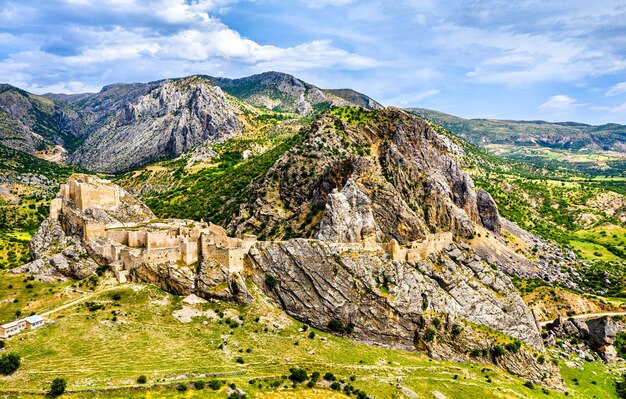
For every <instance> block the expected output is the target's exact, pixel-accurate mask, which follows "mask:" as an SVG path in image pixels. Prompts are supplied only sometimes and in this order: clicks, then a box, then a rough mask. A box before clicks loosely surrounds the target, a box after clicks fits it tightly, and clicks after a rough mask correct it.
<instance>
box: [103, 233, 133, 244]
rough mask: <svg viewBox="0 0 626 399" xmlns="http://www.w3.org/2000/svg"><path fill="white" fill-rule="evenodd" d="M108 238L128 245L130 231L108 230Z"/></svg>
mask: <svg viewBox="0 0 626 399" xmlns="http://www.w3.org/2000/svg"><path fill="white" fill-rule="evenodd" d="M106 236H107V238H109V239H111V240H113V241H115V242H118V243H120V244H124V245H128V231H125V230H107V231H106Z"/></svg>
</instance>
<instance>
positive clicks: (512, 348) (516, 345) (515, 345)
mask: <svg viewBox="0 0 626 399" xmlns="http://www.w3.org/2000/svg"><path fill="white" fill-rule="evenodd" d="M504 347H505V348H506V350H508V351H509V352H513V353H517V352H519V350H520V348H521V347H522V343H521V342H520V341H518V340H515V341H513V342H509V343H508V344H506V345H505V346H504Z"/></svg>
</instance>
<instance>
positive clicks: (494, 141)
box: [408, 108, 626, 174]
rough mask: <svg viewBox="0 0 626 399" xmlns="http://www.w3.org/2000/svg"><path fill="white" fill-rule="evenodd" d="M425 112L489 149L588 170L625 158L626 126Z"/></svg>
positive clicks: (607, 169) (614, 165) (609, 167)
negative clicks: (472, 117)
mask: <svg viewBox="0 0 626 399" xmlns="http://www.w3.org/2000/svg"><path fill="white" fill-rule="evenodd" d="M408 111H409V112H412V113H414V114H417V115H420V116H423V117H425V118H427V119H428V120H430V121H432V122H434V123H437V124H439V125H441V126H443V127H445V128H446V129H448V130H450V131H451V132H453V133H454V134H456V135H458V136H460V137H462V138H464V139H466V140H467V141H469V142H471V143H474V144H476V145H479V146H482V147H485V148H486V149H488V150H489V151H491V152H492V153H495V154H497V155H500V156H504V157H507V158H511V159H517V160H522V161H531V162H535V163H540V164H543V165H550V166H555V167H558V166H562V165H563V164H564V163H565V164H566V165H569V166H570V167H572V168H576V169H580V170H582V171H585V172H591V173H612V174H621V172H622V171H623V170H624V165H625V164H626V126H624V125H618V124H614V123H612V124H606V125H600V126H592V125H587V124H583V123H575V122H562V123H550V122H544V121H510V120H497V119H464V118H460V117H457V116H453V115H449V114H445V113H443V112H439V111H433V110H429V109H423V108H410V109H408Z"/></svg>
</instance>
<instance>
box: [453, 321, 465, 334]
mask: <svg viewBox="0 0 626 399" xmlns="http://www.w3.org/2000/svg"><path fill="white" fill-rule="evenodd" d="M462 332H463V327H461V326H460V325H458V324H455V325H453V326H452V335H454V336H457V335H459V334H461V333H462Z"/></svg>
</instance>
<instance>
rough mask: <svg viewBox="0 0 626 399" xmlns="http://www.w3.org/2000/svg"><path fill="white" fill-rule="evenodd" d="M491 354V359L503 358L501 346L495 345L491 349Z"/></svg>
mask: <svg viewBox="0 0 626 399" xmlns="http://www.w3.org/2000/svg"><path fill="white" fill-rule="evenodd" d="M491 353H492V354H493V357H495V358H498V357H501V356H504V354H505V352H504V348H503V347H502V346H501V345H496V346H494V347H493V348H491Z"/></svg>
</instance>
